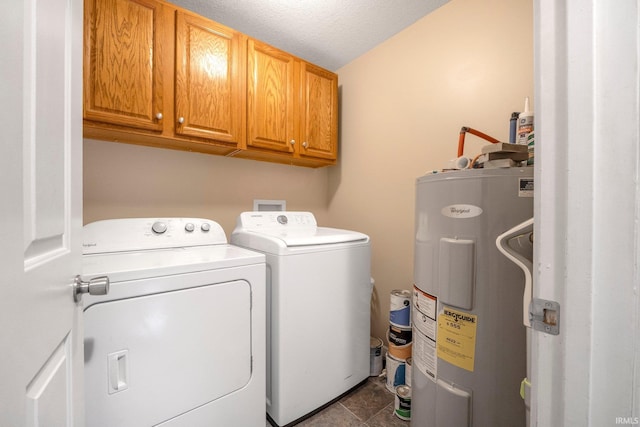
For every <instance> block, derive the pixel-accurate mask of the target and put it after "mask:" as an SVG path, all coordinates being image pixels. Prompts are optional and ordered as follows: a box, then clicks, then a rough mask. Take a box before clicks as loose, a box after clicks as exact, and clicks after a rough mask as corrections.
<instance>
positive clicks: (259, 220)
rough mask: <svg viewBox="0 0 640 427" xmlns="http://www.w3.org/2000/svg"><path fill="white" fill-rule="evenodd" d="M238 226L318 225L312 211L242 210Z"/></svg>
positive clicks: (255, 228)
mask: <svg viewBox="0 0 640 427" xmlns="http://www.w3.org/2000/svg"><path fill="white" fill-rule="evenodd" d="M237 226H238V227H241V228H243V229H245V230H261V229H266V228H283V227H284V228H309V229H314V228H316V227H317V226H318V223H317V222H316V218H315V217H314V216H313V214H312V213H311V212H279V211H275V212H262V211H260V212H242V213H241V214H240V216H239V217H238V223H237Z"/></svg>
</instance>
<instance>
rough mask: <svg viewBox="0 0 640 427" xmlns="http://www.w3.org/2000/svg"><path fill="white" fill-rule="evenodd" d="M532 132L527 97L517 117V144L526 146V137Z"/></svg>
mask: <svg viewBox="0 0 640 427" xmlns="http://www.w3.org/2000/svg"><path fill="white" fill-rule="evenodd" d="M531 132H533V111H530V110H529V97H528V96H527V97H526V98H525V99H524V111H523V112H522V113H520V114H519V115H518V134H517V138H516V143H517V144H522V145H527V135H529V133H531Z"/></svg>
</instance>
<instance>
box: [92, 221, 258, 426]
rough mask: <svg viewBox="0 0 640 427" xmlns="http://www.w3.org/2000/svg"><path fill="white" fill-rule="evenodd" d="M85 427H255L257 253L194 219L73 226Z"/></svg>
mask: <svg viewBox="0 0 640 427" xmlns="http://www.w3.org/2000/svg"><path fill="white" fill-rule="evenodd" d="M83 242H84V243H83V246H84V256H83V275H84V276H85V277H95V276H102V275H105V276H108V277H109V279H110V282H111V284H110V289H109V292H108V294H106V295H102V296H98V295H87V294H85V295H84V296H83V297H82V298H83V304H84V347H85V403H86V425H87V426H89V427H115V426H117V427H127V426H130V427H141V426H163V427H178V426H180V427H205V426H206V427H212V426H247V427H255V426H262V425H264V423H265V397H264V390H265V326H264V325H265V257H264V255H263V254H260V253H257V252H253V251H249V250H246V249H242V248H238V247H235V246H232V245H229V244H227V239H226V236H225V234H224V231H223V230H222V228H221V227H220V225H218V224H217V223H216V222H213V221H210V220H205V219H195V218H187V219H184V218H164V219H153V218H136V219H116V220H106V221H98V222H94V223H91V224H88V225H86V226H85V227H84V234H83Z"/></svg>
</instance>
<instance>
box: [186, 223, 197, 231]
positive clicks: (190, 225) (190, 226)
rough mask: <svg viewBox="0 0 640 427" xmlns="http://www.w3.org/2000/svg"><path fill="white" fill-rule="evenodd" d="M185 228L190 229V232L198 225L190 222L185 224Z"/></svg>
mask: <svg viewBox="0 0 640 427" xmlns="http://www.w3.org/2000/svg"><path fill="white" fill-rule="evenodd" d="M184 229H185V230H186V231H188V232H189V233H191V232H192V231H193V230H195V229H196V227H195V225H193V224H192V223H190V222H189V223H187V224H186V225H185V226H184Z"/></svg>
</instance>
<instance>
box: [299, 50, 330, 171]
mask: <svg viewBox="0 0 640 427" xmlns="http://www.w3.org/2000/svg"><path fill="white" fill-rule="evenodd" d="M301 81H302V83H301V90H302V93H301V97H302V101H301V108H300V118H301V120H302V123H301V126H302V131H301V138H302V143H301V148H300V149H299V150H300V156H303V157H315V158H322V159H327V160H336V159H337V157H338V76H337V75H336V74H334V73H331V72H329V71H326V70H324V69H322V68H319V67H316V66H315V65H311V64H309V63H306V62H302V64H301Z"/></svg>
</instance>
